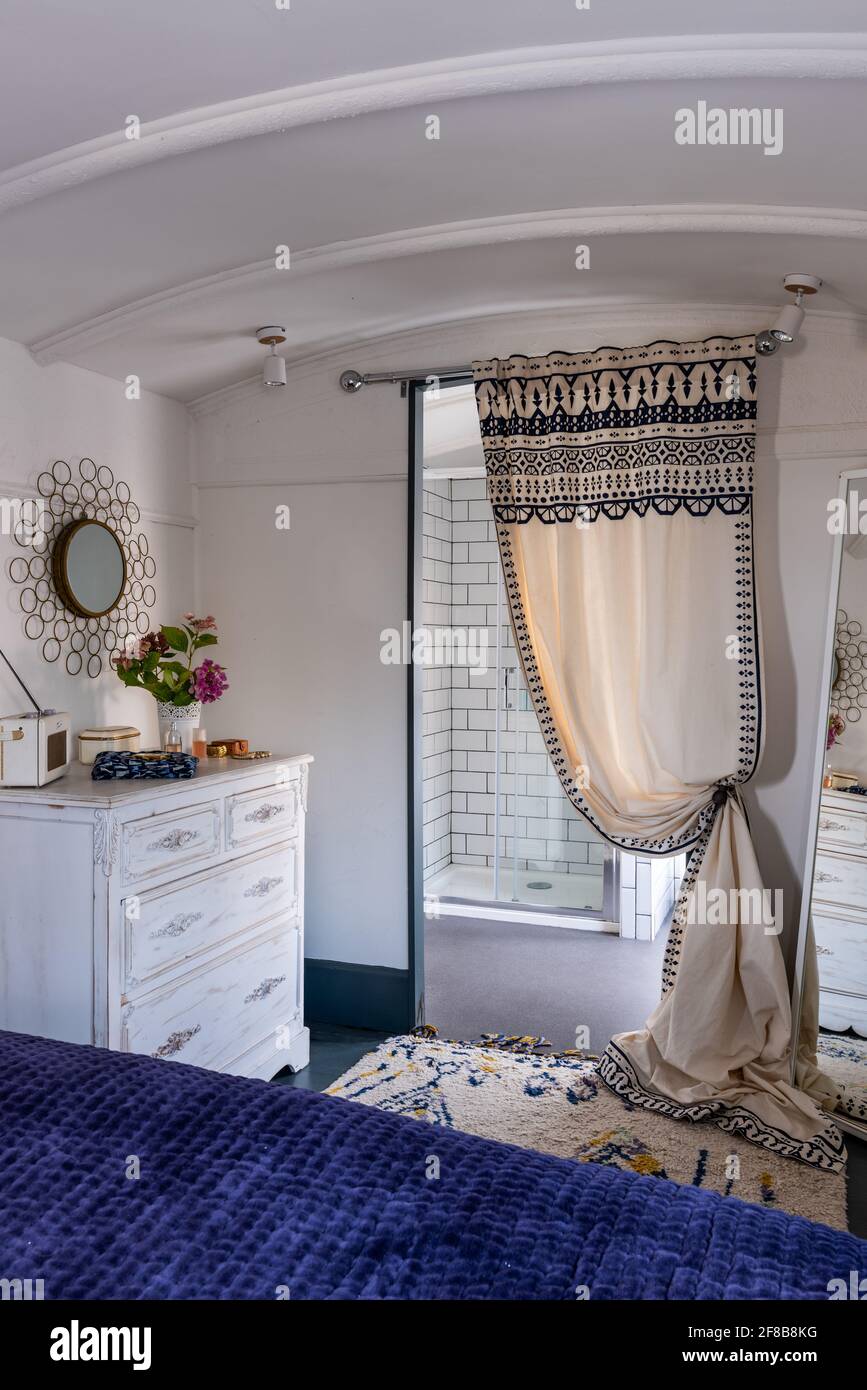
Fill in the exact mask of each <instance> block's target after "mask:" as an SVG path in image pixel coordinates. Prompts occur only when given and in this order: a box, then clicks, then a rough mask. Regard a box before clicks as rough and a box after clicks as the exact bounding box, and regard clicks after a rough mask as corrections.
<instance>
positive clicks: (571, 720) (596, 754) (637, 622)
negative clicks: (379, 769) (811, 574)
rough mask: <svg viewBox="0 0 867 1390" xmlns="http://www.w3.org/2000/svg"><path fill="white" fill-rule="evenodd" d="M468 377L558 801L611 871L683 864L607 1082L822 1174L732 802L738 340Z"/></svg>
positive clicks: (817, 1127) (744, 444)
mask: <svg viewBox="0 0 867 1390" xmlns="http://www.w3.org/2000/svg"><path fill="white" fill-rule="evenodd" d="M474 377H475V383H476V399H477V403H478V410H479V422H480V426H481V432H482V441H483V445H484V450H485V462H486V470H487V478H488V494H489V497H490V500H491V503H492V504H493V508H494V514H495V518H496V521H497V534H498V540H499V548H500V555H501V559H502V565H503V571H504V577H505V582H506V588H507V592H508V596H509V603H510V609H511V616H512V623H513V628H514V632H515V638H516V645H517V647H518V650H519V652H520V655H521V660H522V662H523V666H524V672H525V675H526V679H527V685H528V688H529V690H530V693H531V695H532V698H533V702H534V706H535V709H536V713H537V715H538V718H539V723H540V727H541V729H542V733H543V735H544V738H545V741H546V744H547V748H548V751H549V754H550V756H551V759H552V761H553V764H554V767H555V769H556V771H557V773H558V775H559V777H560V780H561V782H562V784H563V786H564V789H565V790H566V792H567V794H568V795H569V797H570V799H571V801H572V802H573V804H574V805H575V806H576V807H577V808H578V810H580V811H581V812H582V813H583V814H584V815H585V816H586V817H587V819H588V820H589V821H590V822H591V823H592V824H593V825H594V826H595V827H596V828H597V830H599V831H600V833H601V834H603V835H604V836H605V837H606V838H607V839H609V840H610V841H612V842H613V843H614V844H616V845H619V846H620V847H621V848H623V849H626V850H641V852H642V853H648V852H649V853H652V854H663V855H664V854H673V853H676V852H678V851H682V850H691V851H692V852H691V856H690V860H689V866H688V870H687V877H686V879H685V881H684V885H683V890H682V893H681V897H680V900H679V902H678V905H677V908H676V912H675V922H674V923H673V925H672V928H671V932H670V936H669V942H668V947H667V951H666V958H665V964H664V970H663V995H662V999H661V1002H660V1004H659V1006H658V1007H657V1008H656V1010H655V1011H654V1013H653V1014H652V1015H651V1017H650V1018H649V1019H648V1020H647V1023H646V1026H645V1027H644V1028H643V1029H641V1030H640V1031H638V1032H634V1033H624V1034H620V1035H619V1036H617V1037H615V1038H613V1039H612V1041H611V1043H610V1044H609V1046H608V1048H607V1050H606V1053H605V1055H604V1057H603V1059H602V1062H601V1064H600V1071H601V1075H602V1077H603V1079H604V1081H605V1082H606V1084H607V1085H608V1086H610V1087H611V1088H612V1089H613V1090H614V1091H616V1092H617V1093H618V1094H620V1095H622V1096H623V1097H624V1098H625V1099H627V1100H629V1101H630V1102H632V1103H634V1104H638V1105H644V1106H647V1107H649V1108H652V1109H655V1110H657V1111H660V1112H662V1113H665V1114H669V1115H671V1116H673V1117H675V1118H682V1119H686V1120H692V1121H696V1120H712V1121H715V1122H716V1123H717V1124H719V1125H721V1126H722V1127H723V1128H724V1129H727V1130H729V1131H731V1132H733V1133H736V1134H739V1135H741V1136H742V1137H744V1138H746V1139H749V1140H752V1141H754V1142H756V1143H760V1144H763V1145H765V1146H766V1147H768V1148H773V1149H774V1150H775V1151H777V1152H780V1153H785V1154H789V1155H791V1156H795V1157H798V1158H801V1159H803V1160H804V1161H806V1162H810V1163H816V1164H818V1165H820V1166H825V1167H828V1168H833V1169H838V1168H839V1167H840V1165H841V1155H842V1152H843V1150H842V1142H841V1140H840V1136H839V1133H838V1132H837V1131H836V1129H834V1128H833V1127H832V1126H831V1125H830V1124H829V1123H828V1121H827V1117H826V1116H824V1115H823V1114H822V1113H821V1111H820V1109H819V1107H818V1106H817V1104H816V1103H815V1101H814V1099H812V1098H811V1096H810V1095H808V1094H807V1093H806V1091H804V1090H802V1089H799V1088H797V1087H795V1086H793V1085H792V1084H791V1083H790V1079H789V1078H790V1067H791V1055H792V1053H791V1014H790V1005H789V990H788V985H787V980H786V972H785V967H784V962H783V957H782V951H781V949H780V942H779V936H778V924H776V923H775V922H774V921H773V910H774V900H773V898H772V897H771V896H770V895H767V894H765V893H763V887H764V885H763V884H762V880H761V875H760V872H759V868H758V864H757V862H756V857H755V853H754V851H753V846H752V841H751V838H750V832H749V826H748V824H747V819H746V814H745V811H744V807H743V803H742V801H741V797H740V791H739V786H740V784H741V783H743V782H745V781H746V780H747V779H748V778H749V777H750V776H751V775H752V773H753V771H754V769H755V766H756V763H757V760H758V757H759V753H760V745H761V729H762V682H761V672H760V665H759V660H760V653H759V637H758V619H757V613H756V604H755V594H754V580H753V552H752V468H753V457H754V443H755V414H756V377H755V350H754V340H753V339H752V338H749V337H747V338H743V339H737V340H733V339H727V338H717V339H711V340H708V341H705V342H699V343H671V342H659V343H654V344H651V345H650V346H648V347H642V348H634V349H623V350H620V349H616V350H615V349H603V350H601V351H599V352H591V353H582V354H577V355H569V354H560V353H554V354H551V355H550V356H548V357H544V358H527V357H520V356H518V357H511V358H509V359H508V360H493V361H487V362H478V363H476V364H474ZM720 890H721V891H720ZM807 1053H809V1048H807ZM818 1075H819V1074H818V1071H817V1072H816V1077H818ZM799 1076H800V1078H801V1084H802V1085H804V1084H807V1085H808V1086H809V1088H810V1090H811V1091H813V1092H814V1093H815V1094H816V1095H817V1098H818V1099H819V1100H820V1102H821V1101H822V1100H824V1095H823V1093H822V1087H821V1086H820V1085H819V1083H818V1082H817V1081H816V1080H815V1078H811V1077H809V1076H808V1074H807V1072H806V1071H805V1070H804V1068H803V1067H802V1069H801V1072H800V1073H799Z"/></svg>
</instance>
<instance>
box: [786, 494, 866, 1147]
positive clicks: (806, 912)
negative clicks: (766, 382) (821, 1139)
mask: <svg viewBox="0 0 867 1390" xmlns="http://www.w3.org/2000/svg"><path fill="white" fill-rule="evenodd" d="M858 478H860V479H863V480H864V481H867V468H850V469H846V470H845V471H844V472H842V473H841V474H840V486H839V488H838V490H837V498H838V499H842V501H843V503H844V505H845V504H846V501H847V498H848V496H849V484H850V483H851V482H852V481H853V480H855V479H858ZM833 539H834V546H833V550H832V554H831V578H830V583H829V586H828V607H827V611H826V614H825V637H824V644H823V648H822V669H821V683H820V685H819V710H820V713H822V712H824V718H823V719H822V720H820V723H819V729H818V735H817V739H816V751H815V755H814V759H813V782H812V787H811V790H810V815H809V820H808V822H807V852H806V863H805V865H804V885H803V889H802V891H801V912H800V916H799V919H798V939H797V945H796V950H795V968H794V973H793V981H792V1073H791V1077H792V1082H793V1083H794V1079H795V1063H796V1059H797V1053H798V1038H799V1036H800V1032H801V996H802V994H803V988H804V960H805V952H806V947H807V930H808V928H809V925H810V913H811V910H812V906H813V875H814V873H815V869H816V846H817V843H818V839H819V811H820V808H821V803H822V790H823V788H822V779H823V777H824V774H825V763H826V761H827V757H828V750H827V746H826V745H827V738H828V735H827V728H828V715H829V712H830V709H831V678H832V673H833V669H834V637H835V633H836V630H837V609H838V607H839V597H840V580H841V576H842V573H843V550H844V543H845V540H846V537H845V535H844V534H840V535H835V536H834V538H833ZM830 1118H831V1119H833V1121H834V1124H835V1125H837V1127H838V1129H842V1130H845V1131H846V1132H847V1133H849V1134H855V1135H857V1136H858V1137H859V1138H861V1139H865V1138H867V1125H865V1124H862V1123H861V1122H860V1121H859V1120H853V1119H852V1117H851V1116H849V1115H842V1114H840V1112H839V1111H837V1110H833V1111H831V1112H830Z"/></svg>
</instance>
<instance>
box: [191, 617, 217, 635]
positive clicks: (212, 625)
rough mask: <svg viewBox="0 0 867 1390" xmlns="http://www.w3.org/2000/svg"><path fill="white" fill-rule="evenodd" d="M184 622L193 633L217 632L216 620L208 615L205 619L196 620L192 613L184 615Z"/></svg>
mask: <svg viewBox="0 0 867 1390" xmlns="http://www.w3.org/2000/svg"><path fill="white" fill-rule="evenodd" d="M184 622H185V623H189V625H190V627H191V628H192V629H193V631H194V632H216V631H217V620H216V618H214V617H211V616H210V615H209V616H208V617H207V618H197V617H196V615H195V614H194V613H185V614H184Z"/></svg>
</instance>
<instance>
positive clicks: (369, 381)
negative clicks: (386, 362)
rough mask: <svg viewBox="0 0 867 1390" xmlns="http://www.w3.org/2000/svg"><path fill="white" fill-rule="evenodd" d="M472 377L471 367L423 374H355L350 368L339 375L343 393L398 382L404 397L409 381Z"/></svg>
mask: <svg viewBox="0 0 867 1390" xmlns="http://www.w3.org/2000/svg"><path fill="white" fill-rule="evenodd" d="M472 376H473V369H472V367H471V366H466V367H443V368H441V369H440V370H439V371H437V370H431V369H430V368H428V370H427V371H424V372H406V371H404V372H356V371H355V370H353V369H352V368H350V369H349V370H348V371H346V372H343V373H342V374H341V377H340V385H341V386H342V387H343V389H344V391H348V392H349V394H350V395H354V394H355V392H356V391H360V390H361V388H362V386H380V385H382V384H385V383H390V384H391V385H396V384H397V383H398V382H400V394H401V395H402V396H405V395H406V388H407V384H408V383H409V382H410V381H427V380H428V379H429V378H430V377H436V379H437V381H460V380H462V379H463V378H466V379H467V380H472Z"/></svg>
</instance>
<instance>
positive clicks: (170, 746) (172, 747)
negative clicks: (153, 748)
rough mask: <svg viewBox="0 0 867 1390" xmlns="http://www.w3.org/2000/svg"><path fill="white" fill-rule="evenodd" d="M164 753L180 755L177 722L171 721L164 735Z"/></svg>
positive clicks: (180, 745) (179, 736) (179, 733)
mask: <svg viewBox="0 0 867 1390" xmlns="http://www.w3.org/2000/svg"><path fill="white" fill-rule="evenodd" d="M164 751H165V752H166V753H180V752H181V751H182V744H181V731H180V729H179V728H178V721H177V720H176V719H173V720H172V723H171V728H170V729H169V731H168V733H167V734H166V746H165V750H164Z"/></svg>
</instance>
